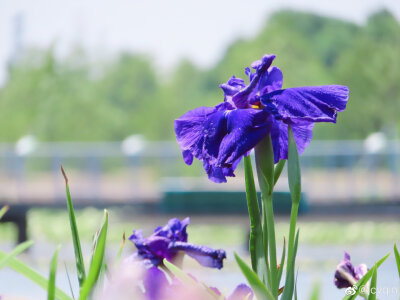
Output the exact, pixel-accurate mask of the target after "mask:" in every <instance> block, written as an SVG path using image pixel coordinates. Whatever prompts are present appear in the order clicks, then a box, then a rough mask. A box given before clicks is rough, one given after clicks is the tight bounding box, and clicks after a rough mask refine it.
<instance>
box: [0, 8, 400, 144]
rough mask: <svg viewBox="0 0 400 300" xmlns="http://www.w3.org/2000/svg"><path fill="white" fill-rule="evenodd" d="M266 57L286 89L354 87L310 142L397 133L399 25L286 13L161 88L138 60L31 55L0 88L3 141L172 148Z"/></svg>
mask: <svg viewBox="0 0 400 300" xmlns="http://www.w3.org/2000/svg"><path fill="white" fill-rule="evenodd" d="M264 53H275V54H276V55H277V60H276V65H278V66H279V67H280V68H281V69H282V71H283V73H284V77H285V79H284V87H291V86H302V85H318V84H334V83H337V84H346V85H348V86H349V87H350V101H349V104H348V109H346V111H345V112H343V113H341V114H340V115H339V121H338V124H337V126H326V125H324V124H318V126H316V128H315V137H316V138H323V139H329V138H341V139H343V138H349V139H350V138H364V137H365V136H366V135H367V134H369V133H370V132H372V131H378V130H387V131H388V130H392V131H393V129H396V128H397V127H398V125H399V121H398V118H397V115H396V112H397V111H398V110H399V109H400V101H399V98H400V86H399V85H398V82H399V81H400V69H399V68H396V66H398V65H400V25H399V22H398V21H397V20H396V19H395V17H394V16H393V15H392V14H390V13H389V12H388V11H380V12H377V13H375V14H373V15H371V16H370V18H369V19H368V22H367V24H365V25H363V26H360V25H356V24H353V23H350V22H346V21H342V20H337V19H333V18H327V17H322V16H317V15H314V14H309V13H300V12H295V11H282V12H278V13H276V14H274V15H272V16H271V17H270V18H269V20H268V21H267V22H266V24H265V26H264V28H263V29H262V30H261V31H260V33H259V34H258V35H257V36H255V37H254V38H252V39H248V40H238V41H236V42H234V43H233V44H232V45H230V46H229V47H228V49H227V51H226V53H225V55H224V56H223V58H222V60H221V61H220V62H219V63H218V64H217V65H215V66H214V67H213V68H211V69H209V70H200V69H198V68H197V67H196V66H194V65H193V64H192V63H191V62H189V61H186V60H185V61H182V62H181V63H180V64H179V65H178V67H177V68H176V69H175V70H174V71H172V72H171V73H170V74H168V77H166V78H161V76H160V74H159V73H158V72H157V70H155V69H154V65H153V64H152V62H151V61H150V59H149V58H148V57H146V56H143V55H139V54H128V53H123V54H121V55H120V56H119V57H117V58H116V59H114V60H111V61H107V62H104V61H93V60H91V59H90V58H89V57H87V56H86V55H85V53H84V52H83V51H82V50H81V49H77V50H76V51H74V52H73V53H71V54H70V56H69V57H67V58H65V59H63V60H58V59H55V54H54V51H53V48H50V49H48V50H45V51H43V50H37V49H36V50H34V49H33V50H30V51H28V52H27V53H26V54H25V56H24V57H23V58H22V59H21V60H20V61H18V62H17V63H16V64H14V65H13V66H12V67H11V68H10V71H9V78H8V81H7V82H6V83H5V84H4V86H3V87H2V88H0V124H1V125H2V126H0V137H1V140H2V141H11V142H12V141H16V140H17V139H19V138H20V137H21V136H23V135H26V134H34V135H36V136H37V137H38V139H39V140H43V141H58V140H78V141H79V140H121V139H123V138H125V137H126V136H128V135H131V134H143V135H145V136H146V137H147V138H149V139H165V138H171V139H172V138H173V135H174V133H173V130H172V129H173V120H174V119H175V118H177V117H179V116H180V115H182V114H183V113H184V112H186V111H187V110H189V109H193V108H195V107H198V106H211V105H215V104H217V103H218V102H220V101H222V100H223V94H222V91H221V90H220V89H219V88H218V85H219V84H221V83H222V82H226V81H227V80H228V79H229V78H230V77H231V76H232V75H234V74H235V75H236V76H240V77H244V67H246V66H248V65H249V64H250V63H251V62H252V61H253V60H255V59H257V58H259V57H261V56H262V55H263V54H264ZM10 115H12V116H13V117H12V118H10V117H9V116H10ZM354 116H357V117H354ZM1 122H2V123H1Z"/></svg>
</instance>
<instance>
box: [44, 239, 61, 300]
mask: <svg viewBox="0 0 400 300" xmlns="http://www.w3.org/2000/svg"><path fill="white" fill-rule="evenodd" d="M60 248H61V247H60V246H58V247H57V249H56V252H55V253H54V255H53V258H52V259H51V263H50V274H49V285H48V288H47V300H55V299H56V272H57V262H58V252H60Z"/></svg>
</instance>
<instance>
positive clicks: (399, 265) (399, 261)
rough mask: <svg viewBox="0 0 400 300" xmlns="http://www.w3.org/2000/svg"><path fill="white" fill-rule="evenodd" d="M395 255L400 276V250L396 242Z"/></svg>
mask: <svg viewBox="0 0 400 300" xmlns="http://www.w3.org/2000/svg"><path fill="white" fill-rule="evenodd" d="M394 256H395V257H396V264H397V271H398V272H399V278H400V254H399V250H397V246H396V244H394Z"/></svg>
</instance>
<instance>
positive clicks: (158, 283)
mask: <svg viewBox="0 0 400 300" xmlns="http://www.w3.org/2000/svg"><path fill="white" fill-rule="evenodd" d="M168 286H169V283H168V280H167V278H166V277H165V274H164V272H163V271H161V270H160V269H158V268H157V267H152V268H150V269H148V270H147V271H146V273H145V276H144V278H143V287H144V289H145V295H146V299H148V300H159V299H160V296H161V295H162V294H163V293H164V289H165V288H167V287H168Z"/></svg>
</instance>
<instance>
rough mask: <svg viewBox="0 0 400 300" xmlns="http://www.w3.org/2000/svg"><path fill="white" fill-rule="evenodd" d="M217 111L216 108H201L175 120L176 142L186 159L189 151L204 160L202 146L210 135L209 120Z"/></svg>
mask: <svg viewBox="0 0 400 300" xmlns="http://www.w3.org/2000/svg"><path fill="white" fill-rule="evenodd" d="M216 111H217V109H216V108H215V107H199V108H196V109H194V110H191V111H188V112H187V113H186V114H184V115H183V116H182V117H180V118H179V119H176V120H175V123H174V126H175V133H176V140H177V142H178V144H179V146H180V147H181V149H182V152H184V151H185V155H186V157H187V155H188V154H187V152H188V151H189V152H190V153H192V155H193V156H195V157H196V158H197V159H200V160H201V159H202V158H203V152H202V146H203V143H204V138H205V136H207V134H208V133H207V131H206V130H207V120H208V119H209V116H210V115H212V114H213V113H215V112H216Z"/></svg>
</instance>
